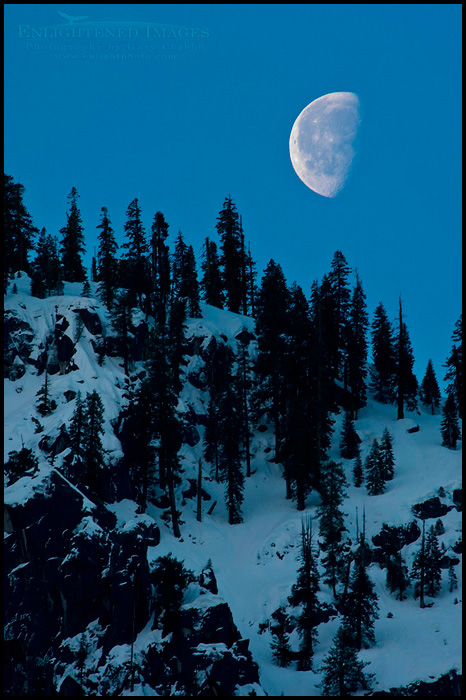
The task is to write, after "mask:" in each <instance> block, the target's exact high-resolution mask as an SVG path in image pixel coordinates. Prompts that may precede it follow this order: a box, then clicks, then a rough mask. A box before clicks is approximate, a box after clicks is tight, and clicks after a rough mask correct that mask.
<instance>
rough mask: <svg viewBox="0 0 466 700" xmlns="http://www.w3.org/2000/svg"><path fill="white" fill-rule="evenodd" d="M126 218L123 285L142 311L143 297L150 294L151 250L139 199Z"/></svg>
mask: <svg viewBox="0 0 466 700" xmlns="http://www.w3.org/2000/svg"><path fill="white" fill-rule="evenodd" d="M126 216H127V221H126V223H125V235H126V239H127V240H126V242H125V243H123V246H122V247H123V248H124V249H125V250H126V253H125V256H124V276H123V280H122V283H123V286H125V287H126V288H127V289H128V290H129V291H130V292H131V293H132V294H133V295H134V297H135V298H137V301H138V305H139V308H141V309H142V306H143V303H142V296H143V294H144V293H145V294H146V295H147V293H148V261H147V256H148V252H149V248H148V245H147V241H146V233H145V230H144V226H143V224H142V220H141V208H140V206H139V202H138V199H137V198H136V199H133V201H132V202H131V203H130V204H129V206H128V209H127V211H126Z"/></svg>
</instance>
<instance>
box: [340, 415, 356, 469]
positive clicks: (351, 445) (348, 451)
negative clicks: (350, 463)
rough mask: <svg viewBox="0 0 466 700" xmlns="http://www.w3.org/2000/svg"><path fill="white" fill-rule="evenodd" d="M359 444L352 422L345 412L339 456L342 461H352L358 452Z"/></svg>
mask: <svg viewBox="0 0 466 700" xmlns="http://www.w3.org/2000/svg"><path fill="white" fill-rule="evenodd" d="M359 443H360V439H359V436H358V434H357V432H356V430H355V428H354V422H353V420H352V418H351V414H350V413H349V412H348V411H347V412H346V413H345V419H344V421H343V428H342V431H341V441H340V455H341V456H342V457H343V458H344V459H354V458H355V457H356V456H357V454H358V452H359Z"/></svg>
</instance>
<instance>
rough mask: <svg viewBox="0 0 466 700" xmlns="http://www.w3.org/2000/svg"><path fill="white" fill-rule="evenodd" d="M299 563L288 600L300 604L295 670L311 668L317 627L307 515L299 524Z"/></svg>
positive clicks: (315, 578) (315, 585)
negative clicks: (297, 654) (297, 659)
mask: <svg viewBox="0 0 466 700" xmlns="http://www.w3.org/2000/svg"><path fill="white" fill-rule="evenodd" d="M300 561H301V566H300V567H299V569H298V576H297V580H296V583H295V584H294V586H293V588H292V591H291V596H290V598H289V602H290V603H291V605H293V606H295V607H296V606H298V605H300V606H302V607H301V613H300V615H299V617H298V623H297V628H298V632H299V636H300V638H301V644H300V649H299V652H300V653H299V662H298V669H299V670H300V671H309V670H310V669H311V668H312V657H313V655H314V646H315V642H316V639H317V630H316V626H317V623H318V611H319V601H318V599H317V592H318V591H319V577H318V574H317V567H316V562H315V559H314V555H313V552H312V527H311V520H310V518H307V519H306V521H304V519H303V520H302V523H301V551H300Z"/></svg>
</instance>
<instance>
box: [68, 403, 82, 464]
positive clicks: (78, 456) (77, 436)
mask: <svg viewBox="0 0 466 700" xmlns="http://www.w3.org/2000/svg"><path fill="white" fill-rule="evenodd" d="M85 421H86V412H85V408H84V401H83V400H82V398H81V394H80V392H78V394H77V396H76V407H75V410H74V413H73V415H72V417H71V421H70V426H69V429H68V435H69V436H70V455H69V458H68V459H67V462H68V464H69V465H70V466H71V465H74V466H76V465H77V466H78V467H80V468H81V469H82V461H83V459H84V440H83V436H84V430H85V426H84V424H85ZM73 471H75V469H74V470H73Z"/></svg>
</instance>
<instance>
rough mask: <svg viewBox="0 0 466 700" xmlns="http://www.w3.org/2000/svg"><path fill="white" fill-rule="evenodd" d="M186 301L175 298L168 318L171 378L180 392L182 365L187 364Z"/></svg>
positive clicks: (175, 388)
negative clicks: (185, 353) (185, 356)
mask: <svg viewBox="0 0 466 700" xmlns="http://www.w3.org/2000/svg"><path fill="white" fill-rule="evenodd" d="M185 330H186V301H185V300H184V299H182V298H180V299H174V300H173V301H172V303H171V306H170V316H169V319H168V333H167V351H168V353H169V357H170V363H171V378H172V382H173V389H174V391H175V392H176V393H177V394H179V392H180V391H181V389H182V382H181V367H182V366H183V365H186V361H185V360H184V352H185V347H186V338H185Z"/></svg>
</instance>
